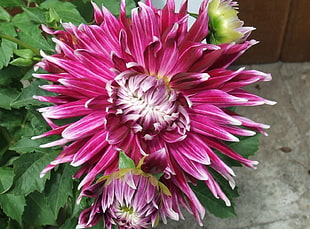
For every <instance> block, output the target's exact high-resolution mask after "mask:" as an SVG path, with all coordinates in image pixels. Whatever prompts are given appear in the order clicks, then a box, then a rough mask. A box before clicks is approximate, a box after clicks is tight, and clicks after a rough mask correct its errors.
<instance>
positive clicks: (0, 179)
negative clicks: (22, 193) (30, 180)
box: [0, 167, 15, 195]
mask: <svg viewBox="0 0 310 229" xmlns="http://www.w3.org/2000/svg"><path fill="white" fill-rule="evenodd" d="M14 176H15V174H14V172H13V169H12V168H10V167H0V195H1V194H3V193H5V192H6V191H8V190H9V189H10V188H11V186H12V185H13V180H14Z"/></svg>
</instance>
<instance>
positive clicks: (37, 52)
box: [0, 33, 41, 56]
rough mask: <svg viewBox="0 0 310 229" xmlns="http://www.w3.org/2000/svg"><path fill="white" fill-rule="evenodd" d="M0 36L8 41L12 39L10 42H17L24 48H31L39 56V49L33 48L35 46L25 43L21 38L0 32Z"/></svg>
mask: <svg viewBox="0 0 310 229" xmlns="http://www.w3.org/2000/svg"><path fill="white" fill-rule="evenodd" d="M0 38H3V39H6V40H9V41H12V42H14V43H16V44H18V45H20V46H22V47H24V48H27V49H30V50H32V51H33V52H34V53H35V54H36V55H38V56H41V55H40V50H39V49H37V48H35V47H33V46H31V45H29V44H27V43H25V42H23V41H21V40H19V39H17V38H15V37H11V36H9V35H6V34H3V33H0Z"/></svg>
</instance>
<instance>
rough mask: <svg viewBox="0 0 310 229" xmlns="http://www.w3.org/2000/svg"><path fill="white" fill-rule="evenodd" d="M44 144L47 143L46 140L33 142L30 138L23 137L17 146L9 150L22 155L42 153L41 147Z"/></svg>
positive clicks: (14, 145)
mask: <svg viewBox="0 0 310 229" xmlns="http://www.w3.org/2000/svg"><path fill="white" fill-rule="evenodd" d="M43 143H46V140H44V139H36V140H31V139H30V137H24V136H23V137H22V138H21V139H19V140H18V141H17V142H16V143H15V144H13V145H12V146H11V147H10V148H9V149H10V150H13V151H16V152H18V153H21V154H24V153H32V152H34V151H37V152H42V151H40V148H39V146H40V145H42V144H43Z"/></svg>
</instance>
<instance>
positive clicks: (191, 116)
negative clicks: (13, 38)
mask: <svg viewBox="0 0 310 229" xmlns="http://www.w3.org/2000/svg"><path fill="white" fill-rule="evenodd" d="M94 17H95V22H96V24H95V25H85V24H81V25H80V26H78V27H76V26H74V25H73V24H70V23H65V24H63V27H64V29H65V31H52V30H50V29H48V28H46V27H44V31H45V32H47V33H49V34H52V35H55V36H56V38H54V41H55V43H56V52H57V53H56V54H54V55H51V56H48V55H45V54H44V53H42V56H43V60H42V62H40V63H39V64H38V67H41V68H43V69H45V70H46V71H47V72H48V73H47V74H36V75H35V77H38V78H42V79H47V80H49V81H51V82H52V83H51V84H48V85H44V86H42V88H43V89H45V90H48V91H52V92H55V93H57V94H58V95H56V96H52V97H47V96H36V98H37V99H39V100H40V101H46V102H50V103H52V104H53V105H52V106H49V107H44V108H41V109H39V111H40V112H42V115H43V117H44V118H45V119H46V121H47V123H48V124H49V125H50V126H51V128H52V130H50V131H48V132H47V133H45V134H42V135H41V136H38V137H45V136H49V135H60V136H61V138H60V139H59V140H57V141H55V142H51V143H48V144H45V145H42V147H52V146H57V145H60V146H63V151H62V152H61V153H60V155H59V156H58V157H57V158H56V159H55V160H54V161H52V162H51V164H50V165H49V166H48V167H47V168H45V169H44V171H42V175H44V174H45V173H46V172H48V171H49V170H51V169H52V168H54V167H55V166H57V165H59V164H61V163H67V162H70V163H71V165H73V166H81V167H80V169H79V171H78V172H77V174H76V175H75V177H81V176H83V175H85V176H84V177H83V180H82V181H81V184H80V187H82V188H83V189H82V191H83V192H84V191H85V190H88V188H89V186H90V185H91V184H92V183H93V182H94V180H95V179H96V177H97V176H98V175H99V174H104V175H108V174H111V173H113V172H115V171H116V170H117V169H118V160H119V158H118V157H119V156H118V155H119V154H118V152H119V150H123V151H124V152H125V153H126V154H127V156H129V157H130V158H131V159H133V160H134V162H135V163H136V164H138V162H139V161H140V160H141V158H142V157H145V156H147V157H146V164H145V165H143V167H142V168H144V169H145V170H147V171H146V172H150V173H152V172H154V171H163V173H164V176H162V177H161V181H162V182H163V183H165V185H166V186H167V187H168V188H169V190H170V192H171V194H172V198H173V199H174V201H173V209H174V210H175V211H176V212H178V213H179V214H180V216H181V212H180V209H179V205H183V206H184V207H186V208H187V209H188V210H189V211H190V212H192V213H193V214H194V215H195V217H196V218H197V220H198V222H199V223H200V224H201V218H202V217H203V216H204V213H205V210H204V208H203V206H202V205H201V204H200V202H199V200H198V199H197V197H196V196H195V194H194V192H193V191H192V190H191V188H190V186H189V184H188V182H190V181H191V182H195V181H196V180H202V181H204V182H205V183H206V185H207V186H208V187H209V188H210V190H211V192H212V193H213V194H214V196H216V197H217V198H221V199H223V200H224V201H225V202H226V204H227V205H229V204H230V202H229V200H228V198H227V197H226V196H225V194H224V193H223V192H222V190H221V188H220V187H219V185H218V183H217V182H216V181H215V180H214V179H213V177H212V176H211V174H210V172H209V168H212V169H214V170H215V171H217V172H218V173H220V174H221V175H222V176H223V177H224V178H226V179H227V180H228V181H229V182H230V184H231V186H232V187H233V186H234V180H233V178H232V177H233V176H234V173H233V171H232V169H231V168H230V167H228V166H227V165H226V164H225V163H224V162H223V161H222V160H221V159H220V158H219V157H218V155H217V154H216V153H214V150H217V151H219V152H221V153H222V154H225V155H227V156H229V157H231V158H233V159H235V160H237V161H239V162H241V163H242V164H244V165H245V166H248V167H253V166H254V165H256V164H257V162H255V161H251V160H248V159H246V158H243V157H242V156H240V155H238V154H237V153H236V152H234V151H233V150H231V149H230V148H229V147H228V146H227V145H226V144H225V142H227V141H228V142H229V141H230V142H236V141H239V139H238V137H237V136H251V135H255V133H256V132H260V133H263V134H264V133H265V132H264V130H263V129H265V128H268V126H267V125H263V124H260V123H256V122H254V121H252V120H250V119H247V118H245V117H243V116H241V115H238V114H237V113H234V112H232V111H230V110H229V109H228V108H229V107H232V106H256V105H262V104H273V102H271V101H268V100H266V99H263V98H261V97H258V96H256V95H253V94H251V93H248V92H246V91H245V90H243V89H241V88H242V87H244V86H246V85H249V84H252V83H254V82H257V81H268V80H270V79H271V76H270V75H269V74H265V73H262V72H259V71H255V70H244V69H243V68H241V69H239V70H236V71H234V70H229V69H227V67H228V66H229V65H230V64H231V63H232V62H233V61H234V60H235V59H236V58H238V57H239V56H240V55H241V54H242V53H243V52H245V51H246V49H248V48H249V47H250V46H252V45H253V44H255V43H256V42H255V41H254V40H251V41H245V42H243V43H240V44H235V43H225V44H219V45H213V44H205V43H204V42H203V40H204V38H205V37H207V35H208V32H209V31H208V1H207V0H205V1H203V3H202V4H201V7H200V12H199V15H198V18H197V20H196V22H195V23H194V24H193V25H192V27H191V28H188V24H187V19H188V14H187V1H184V3H183V5H182V7H181V9H180V11H179V12H178V13H176V12H175V7H174V1H173V0H168V1H167V4H166V6H165V7H164V8H163V9H156V8H154V7H153V6H152V4H151V1H146V3H139V7H138V8H135V9H133V10H132V12H131V17H130V18H127V17H126V9H125V1H122V3H121V10H120V16H119V17H118V18H116V17H114V16H113V15H112V14H111V13H110V12H109V11H108V10H107V9H106V8H104V7H102V9H101V10H100V9H99V8H98V7H97V6H96V5H94ZM59 119H63V120H66V121H67V124H64V125H58V124H56V123H55V120H59ZM148 157H149V158H154V160H156V163H154V160H147V158H148ZM147 161H148V162H147ZM91 187H92V186H91ZM181 217H182V216H181Z"/></svg>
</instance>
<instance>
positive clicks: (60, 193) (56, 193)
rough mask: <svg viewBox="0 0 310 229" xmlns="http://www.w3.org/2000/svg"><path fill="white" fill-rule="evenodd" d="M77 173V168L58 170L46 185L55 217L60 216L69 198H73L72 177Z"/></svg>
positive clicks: (67, 167)
mask: <svg viewBox="0 0 310 229" xmlns="http://www.w3.org/2000/svg"><path fill="white" fill-rule="evenodd" d="M75 172H76V168H74V167H72V166H69V165H65V166H64V168H63V169H58V170H57V172H56V173H53V174H52V177H51V179H50V180H49V181H48V182H47V183H46V197H47V199H48V201H49V203H50V206H51V209H52V211H53V213H54V215H58V212H59V210H60V208H62V207H63V206H64V205H65V204H66V202H67V200H68V197H69V196H71V197H72V196H73V193H72V189H73V180H72V176H73V174H74V173H75Z"/></svg>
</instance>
